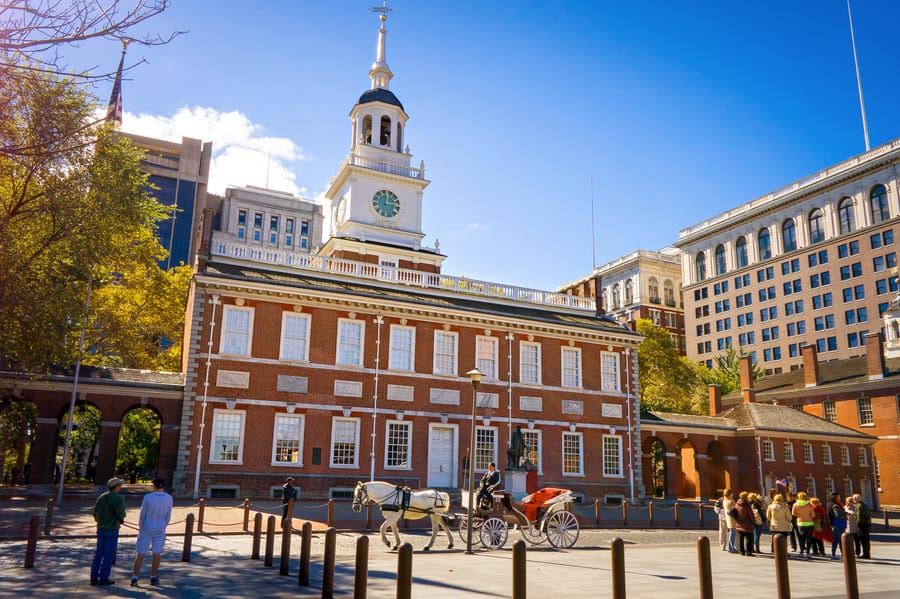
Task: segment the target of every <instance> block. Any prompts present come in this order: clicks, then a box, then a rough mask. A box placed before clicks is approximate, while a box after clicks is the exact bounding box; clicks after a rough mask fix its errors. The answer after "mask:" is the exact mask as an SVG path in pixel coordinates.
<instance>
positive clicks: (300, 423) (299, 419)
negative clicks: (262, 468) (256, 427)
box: [272, 413, 306, 468]
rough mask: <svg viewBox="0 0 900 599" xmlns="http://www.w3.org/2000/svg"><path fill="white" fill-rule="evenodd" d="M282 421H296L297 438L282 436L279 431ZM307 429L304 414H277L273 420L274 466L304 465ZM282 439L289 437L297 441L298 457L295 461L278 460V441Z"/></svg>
mask: <svg viewBox="0 0 900 599" xmlns="http://www.w3.org/2000/svg"><path fill="white" fill-rule="evenodd" d="M279 420H281V421H288V420H293V421H295V422H296V424H295V425H294V427H295V428H296V430H297V438H296V439H293V438H290V437H281V436H279V433H278V423H279ZM305 429H306V418H305V417H304V415H303V414H282V413H277V414H275V418H274V420H273V422H272V465H273V466H291V467H298V468H299V467H302V466H303V433H304V432H305ZM282 439H289V440H291V441H296V442H297V459H296V461H293V462H281V461H278V441H280V440H282Z"/></svg>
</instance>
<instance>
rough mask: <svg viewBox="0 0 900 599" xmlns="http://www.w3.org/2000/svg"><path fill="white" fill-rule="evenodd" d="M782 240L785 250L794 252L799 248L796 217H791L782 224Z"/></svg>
mask: <svg viewBox="0 0 900 599" xmlns="http://www.w3.org/2000/svg"><path fill="white" fill-rule="evenodd" d="M781 241H782V243H783V245H784V251H786V252H793V251H794V250H796V249H797V227H795V226H794V219H792V218H789V219H787V220H786V221H784V224H782V225H781Z"/></svg>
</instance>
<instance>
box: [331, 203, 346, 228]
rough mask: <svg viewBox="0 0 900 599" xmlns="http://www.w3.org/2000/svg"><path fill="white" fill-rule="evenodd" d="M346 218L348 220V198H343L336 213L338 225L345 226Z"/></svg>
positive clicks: (335, 217)
mask: <svg viewBox="0 0 900 599" xmlns="http://www.w3.org/2000/svg"><path fill="white" fill-rule="evenodd" d="M345 218H347V198H345V197H344V196H341V199H340V200H338V205H337V209H336V210H335V212H334V219H335V221H336V222H337V225H338V226H340V225H342V224H344V219H345Z"/></svg>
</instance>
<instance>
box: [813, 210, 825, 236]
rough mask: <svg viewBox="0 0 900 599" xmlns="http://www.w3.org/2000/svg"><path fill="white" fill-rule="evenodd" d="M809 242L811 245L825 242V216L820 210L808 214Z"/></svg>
mask: <svg viewBox="0 0 900 599" xmlns="http://www.w3.org/2000/svg"><path fill="white" fill-rule="evenodd" d="M809 240H810V241H811V242H812V243H821V242H823V241H825V216H824V215H823V214H822V209H821V208H814V209H813V211H812V212H810V213H809Z"/></svg>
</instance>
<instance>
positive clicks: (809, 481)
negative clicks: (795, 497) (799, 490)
mask: <svg viewBox="0 0 900 599" xmlns="http://www.w3.org/2000/svg"><path fill="white" fill-rule="evenodd" d="M806 493H807V494H808V495H809V496H810V497H815V496H816V479H815V477H814V476H807V477H806Z"/></svg>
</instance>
